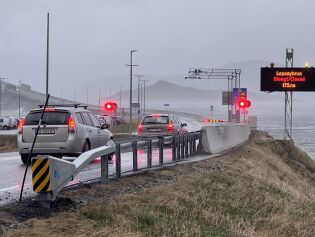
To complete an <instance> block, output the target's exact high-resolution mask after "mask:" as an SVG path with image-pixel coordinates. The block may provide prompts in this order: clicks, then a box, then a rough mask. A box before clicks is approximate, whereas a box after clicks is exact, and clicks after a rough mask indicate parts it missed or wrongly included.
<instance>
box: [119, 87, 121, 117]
mask: <svg viewBox="0 0 315 237" xmlns="http://www.w3.org/2000/svg"><path fill="white" fill-rule="evenodd" d="M119 110H120V115H121V114H122V108H121V86H120V87H119Z"/></svg>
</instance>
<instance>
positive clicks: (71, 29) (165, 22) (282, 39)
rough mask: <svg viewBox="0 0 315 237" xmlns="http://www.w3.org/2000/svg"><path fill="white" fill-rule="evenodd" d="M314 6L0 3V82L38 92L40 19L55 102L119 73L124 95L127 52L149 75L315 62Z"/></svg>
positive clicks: (189, 0) (114, 0)
mask: <svg viewBox="0 0 315 237" xmlns="http://www.w3.org/2000/svg"><path fill="white" fill-rule="evenodd" d="M314 9H315V1H314V0H27V1H26V0H0V77H7V78H8V80H9V81H10V82H13V83H17V82H18V81H19V80H21V81H22V82H25V83H28V84H30V85H32V87H33V88H35V89H37V90H40V91H42V92H44V90H45V50H46V48H45V47H46V14H47V12H50V22H51V25H50V27H51V31H50V34H51V37H50V44H51V45H50V46H51V47H50V80H51V81H50V88H51V92H52V93H53V94H56V95H57V96H59V95H60V90H61V88H63V94H64V96H65V94H67V95H68V98H72V97H73V95H72V94H73V88H77V90H80V89H81V88H82V86H83V85H85V84H86V83H88V82H89V81H93V80H96V79H100V78H104V77H111V76H124V75H125V76H126V84H125V85H122V86H123V87H125V88H126V89H127V88H128V84H127V83H128V73H129V71H128V68H127V67H126V66H124V64H125V63H129V51H130V50H131V49H138V50H139V52H137V53H136V54H135V55H134V62H135V63H136V64H139V65H140V66H139V67H138V68H137V69H136V70H135V73H141V74H146V75H171V74H185V73H186V72H187V70H188V68H189V67H193V66H198V67H199V66H200V67H219V66H221V65H223V64H226V63H230V62H239V61H243V60H252V59H258V60H269V61H278V62H283V61H284V57H285V55H284V52H285V48H287V47H292V48H294V49H295V65H296V66H301V65H303V63H304V61H306V60H307V61H309V62H310V63H311V64H312V63H313V64H315V47H314V39H315V27H314V22H315V19H314V18H315V16H314ZM105 83H106V85H103V86H104V87H106V86H107V85H111V84H115V82H110V81H107V82H105ZM91 93H92V94H93V93H94V94H96V93H97V92H91Z"/></svg>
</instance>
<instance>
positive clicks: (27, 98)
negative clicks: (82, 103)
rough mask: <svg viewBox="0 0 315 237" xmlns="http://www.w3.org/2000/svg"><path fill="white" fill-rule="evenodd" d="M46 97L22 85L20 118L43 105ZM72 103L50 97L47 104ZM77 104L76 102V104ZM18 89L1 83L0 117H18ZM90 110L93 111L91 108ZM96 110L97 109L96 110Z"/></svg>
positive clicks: (12, 85)
mask: <svg viewBox="0 0 315 237" xmlns="http://www.w3.org/2000/svg"><path fill="white" fill-rule="evenodd" d="M45 101H46V95H45V94H43V93H40V92H37V91H34V90H32V89H31V87H30V86H29V85H25V84H22V87H21V91H20V103H21V104H20V106H21V117H23V116H25V115H26V113H28V112H29V111H30V110H31V109H34V108H38V105H39V104H44V103H45ZM73 103H74V102H73V101H70V100H65V99H61V98H58V97H55V96H50V99H49V104H73ZM76 103H78V102H76ZM18 109H19V88H18V86H17V85H14V84H11V83H3V82H2V91H1V116H15V117H18ZM92 109H95V108H93V107H92ZM96 110H97V108H96Z"/></svg>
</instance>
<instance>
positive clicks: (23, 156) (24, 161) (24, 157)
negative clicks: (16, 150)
mask: <svg viewBox="0 0 315 237" xmlns="http://www.w3.org/2000/svg"><path fill="white" fill-rule="evenodd" d="M21 160H22V162H23V164H25V165H26V164H27V160H28V154H21Z"/></svg>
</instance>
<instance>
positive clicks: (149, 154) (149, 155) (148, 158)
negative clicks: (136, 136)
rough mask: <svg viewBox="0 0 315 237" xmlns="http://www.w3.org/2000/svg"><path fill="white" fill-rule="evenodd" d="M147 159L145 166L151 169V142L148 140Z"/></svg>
mask: <svg viewBox="0 0 315 237" xmlns="http://www.w3.org/2000/svg"><path fill="white" fill-rule="evenodd" d="M147 142H148V151H147V153H148V157H147V166H148V168H151V167H152V140H151V139H150V140H148V141H147Z"/></svg>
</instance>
